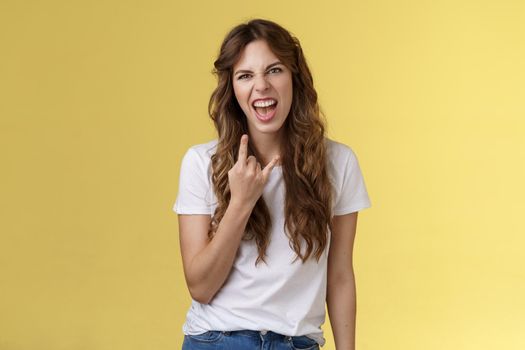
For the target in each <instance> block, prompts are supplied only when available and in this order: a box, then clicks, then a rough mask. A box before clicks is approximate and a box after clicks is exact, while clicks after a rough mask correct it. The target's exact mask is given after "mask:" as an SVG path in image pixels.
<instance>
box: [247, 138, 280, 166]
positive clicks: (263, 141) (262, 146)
mask: <svg viewBox="0 0 525 350" xmlns="http://www.w3.org/2000/svg"><path fill="white" fill-rule="evenodd" d="M282 140H283V135H282V132H281V133H278V134H261V133H250V140H249V141H248V142H249V143H250V144H251V145H252V147H253V148H254V151H255V156H256V157H257V159H258V160H259V162H260V163H261V166H262V167H263V168H264V166H266V164H268V163H270V162H271V161H272V159H273V158H274V157H275V156H278V155H280V154H281V145H282Z"/></svg>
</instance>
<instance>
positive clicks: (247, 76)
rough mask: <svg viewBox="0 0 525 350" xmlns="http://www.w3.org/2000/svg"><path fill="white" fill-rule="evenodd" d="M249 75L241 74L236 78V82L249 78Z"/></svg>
mask: <svg viewBox="0 0 525 350" xmlns="http://www.w3.org/2000/svg"><path fill="white" fill-rule="evenodd" d="M249 76H250V74H241V75H239V76H238V77H237V80H244V79H247V78H249Z"/></svg>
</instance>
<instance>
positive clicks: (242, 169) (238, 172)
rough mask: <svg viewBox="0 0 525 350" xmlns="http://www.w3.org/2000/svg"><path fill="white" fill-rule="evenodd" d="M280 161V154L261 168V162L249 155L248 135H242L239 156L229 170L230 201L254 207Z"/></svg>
mask: <svg viewBox="0 0 525 350" xmlns="http://www.w3.org/2000/svg"><path fill="white" fill-rule="evenodd" d="M278 161H279V156H276V157H275V158H274V159H272V161H271V162H270V163H268V164H267V165H266V166H265V167H264V169H261V164H259V163H258V162H257V160H256V159H255V157H254V156H249V157H248V135H246V134H244V135H242V137H241V145H240V148H239V157H238V159H237V162H236V163H235V165H234V166H233V168H231V169H230V171H228V182H229V185H230V192H231V200H230V203H235V204H238V205H247V206H251V207H254V206H255V203H257V200H258V199H259V197H260V196H261V195H262V193H263V189H264V186H265V185H266V182H268V177H269V176H270V173H271V171H272V169H273V167H274V166H275V164H277V162H278Z"/></svg>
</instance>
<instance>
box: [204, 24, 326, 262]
mask: <svg viewBox="0 0 525 350" xmlns="http://www.w3.org/2000/svg"><path fill="white" fill-rule="evenodd" d="M255 40H265V41H266V42H267V43H268V46H269V47H270V49H271V50H272V52H273V53H274V54H275V55H276V56H277V57H278V58H279V59H280V60H281V62H283V64H284V65H285V66H286V67H287V68H288V69H289V70H290V71H291V72H292V84H293V99H292V105H291V108H290V113H289V115H288V117H287V118H286V121H285V124H284V125H283V128H284V131H285V133H284V134H285V137H284V140H283V145H282V152H281V164H282V172H283V179H284V183H285V188H286V197H285V204H284V208H285V212H284V214H285V220H284V227H283V228H284V230H285V232H286V234H287V236H288V238H289V241H290V248H292V249H293V250H294V251H295V253H296V254H297V257H296V259H297V258H300V259H301V260H302V261H303V262H304V261H306V260H307V259H308V258H309V257H310V256H315V258H316V259H317V260H319V258H320V257H321V255H322V253H323V251H324V250H325V248H326V246H327V244H328V232H329V231H328V230H330V231H331V217H332V211H331V209H332V207H331V204H332V185H331V183H330V180H329V177H328V172H327V162H326V159H327V150H326V144H325V136H324V134H325V123H326V122H325V118H324V116H323V115H322V113H321V111H320V109H319V104H318V102H317V92H316V91H315V89H314V86H313V78H312V74H311V73H310V69H309V68H308V65H307V63H306V59H305V57H304V55H303V51H302V48H301V45H300V43H299V40H298V39H297V38H296V37H294V36H293V35H292V34H290V33H289V32H288V31H287V30H286V29H284V28H283V27H281V26H280V25H278V24H277V23H274V22H272V21H269V20H264V19H253V20H251V21H249V22H247V23H243V24H240V25H238V26H236V27H234V28H233V29H232V30H231V31H230V32H229V33H228V34H227V35H226V37H225V39H224V41H223V43H222V45H221V49H220V53H219V56H218V58H217V60H216V61H215V62H214V67H215V68H214V69H213V73H214V74H215V75H216V76H217V80H218V82H217V87H216V89H215V90H214V91H213V93H212V95H211V97H210V100H209V104H208V113H209V115H210V117H211V119H212V120H213V122H214V124H215V128H216V129H217V132H218V144H217V149H216V152H215V154H214V155H213V156H212V158H211V160H212V169H213V174H212V182H213V186H214V191H215V194H216V197H217V208H216V210H215V212H214V215H213V217H212V221H211V225H210V230H209V232H208V236H209V238H210V239H211V238H212V237H213V235H214V234H215V232H216V231H217V228H218V225H219V222H220V221H221V219H222V218H223V216H224V214H225V212H226V208H227V207H228V204H229V201H230V195H231V194H230V189H229V185H228V171H229V170H230V169H231V168H232V167H233V166H234V164H235V159H237V155H238V151H239V147H240V139H241V136H242V135H243V134H248V125H247V120H246V116H245V115H244V113H243V111H242V109H241V107H240V106H239V103H238V102H237V99H236V98H235V95H234V90H233V83H232V79H233V77H232V75H233V66H234V65H235V63H236V62H237V61H238V59H239V57H240V54H241V53H242V51H243V49H244V47H246V46H247V45H248V44H249V43H250V42H252V41H255ZM249 153H250V154H252V155H254V154H255V152H254V150H253V148H250V147H249ZM271 225H272V222H271V218H270V213H269V210H268V207H267V205H266V203H265V201H264V199H263V197H262V196H261V197H260V198H259V200H258V201H257V203H256V204H255V207H254V208H253V210H252V213H251V215H250V218H249V220H248V223H247V226H246V232H245V235H244V237H243V239H254V240H255V242H256V244H257V249H258V253H259V256H258V258H257V260H256V262H255V263H256V264H258V263H259V262H260V261H263V262H265V255H266V248H267V247H268V244H269V233H270V229H271ZM303 243H305V250H304V251H302V249H301V247H302V245H303ZM294 261H295V260H294Z"/></svg>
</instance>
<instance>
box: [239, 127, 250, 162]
mask: <svg viewBox="0 0 525 350" xmlns="http://www.w3.org/2000/svg"><path fill="white" fill-rule="evenodd" d="M247 156H248V135H246V134H243V135H242V136H241V145H240V146H239V157H238V158H237V161H238V162H240V163H241V164H243V165H244V164H246V157H247Z"/></svg>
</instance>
